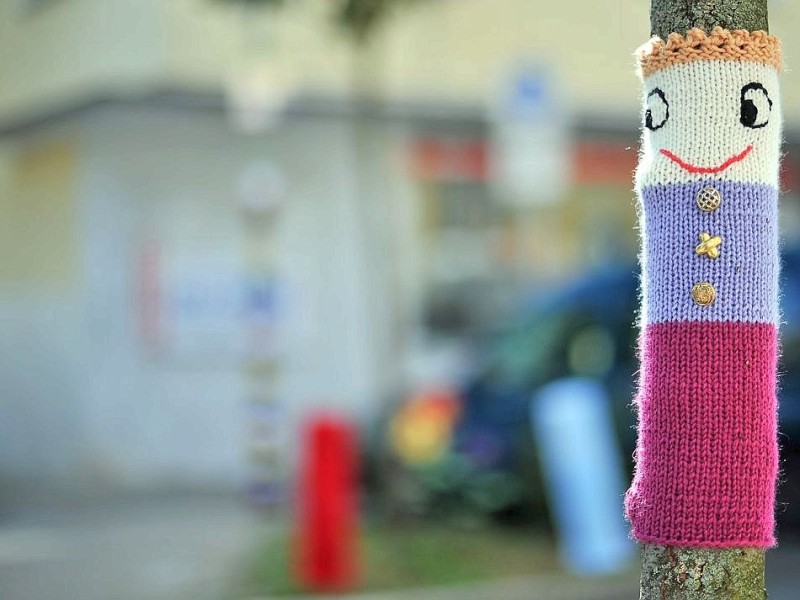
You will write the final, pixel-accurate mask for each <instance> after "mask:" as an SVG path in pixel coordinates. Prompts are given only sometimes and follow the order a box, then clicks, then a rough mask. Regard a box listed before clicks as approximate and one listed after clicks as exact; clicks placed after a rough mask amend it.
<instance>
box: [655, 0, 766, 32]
mask: <svg viewBox="0 0 800 600" xmlns="http://www.w3.org/2000/svg"><path fill="white" fill-rule="evenodd" d="M717 25H719V26H720V27H724V28H725V29H747V30H749V31H758V30H763V31H769V24H768V22H767V0H651V3H650V33H651V34H652V35H657V36H658V37H660V38H663V39H667V36H668V35H669V34H670V33H672V32H673V31H674V32H677V33H680V34H683V33H686V32H687V31H689V30H690V29H692V28H693V27H699V28H700V29H703V30H704V31H706V32H708V31H711V29H712V28H713V27H716V26H717Z"/></svg>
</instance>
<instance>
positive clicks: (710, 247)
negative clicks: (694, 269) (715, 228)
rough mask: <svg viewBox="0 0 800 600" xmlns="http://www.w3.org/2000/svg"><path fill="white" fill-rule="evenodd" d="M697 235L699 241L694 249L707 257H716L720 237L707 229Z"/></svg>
mask: <svg viewBox="0 0 800 600" xmlns="http://www.w3.org/2000/svg"><path fill="white" fill-rule="evenodd" d="M698 237H699V238H700V243H699V244H698V245H697V248H695V249H694V251H695V252H696V253H697V254H700V255H701V256H702V255H703V254H705V255H706V256H707V257H708V258H717V257H718V256H719V246H720V244H722V238H721V237H719V236H718V235H711V234H710V233H708V232H707V231H704V232H703V233H701V234H700V235H699V236H698Z"/></svg>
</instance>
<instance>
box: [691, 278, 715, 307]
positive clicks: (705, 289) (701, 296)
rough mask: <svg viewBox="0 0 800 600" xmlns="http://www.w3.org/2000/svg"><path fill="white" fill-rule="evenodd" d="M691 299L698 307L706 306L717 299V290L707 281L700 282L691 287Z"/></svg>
mask: <svg viewBox="0 0 800 600" xmlns="http://www.w3.org/2000/svg"><path fill="white" fill-rule="evenodd" d="M692 298H694V301H695V303H696V304H697V305H698V306H708V305H709V304H713V303H714V300H716V299H717V290H715V289H714V286H713V285H711V284H710V283H708V282H707V281H701V282H700V283H695V284H694V285H693V286H692Z"/></svg>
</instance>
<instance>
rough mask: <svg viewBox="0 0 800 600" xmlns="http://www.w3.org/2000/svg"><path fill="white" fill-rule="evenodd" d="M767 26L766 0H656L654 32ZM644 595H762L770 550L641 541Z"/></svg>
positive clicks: (698, 599) (742, 599)
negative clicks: (657, 543) (701, 546)
mask: <svg viewBox="0 0 800 600" xmlns="http://www.w3.org/2000/svg"><path fill="white" fill-rule="evenodd" d="M716 26H720V27H724V28H726V29H747V30H750V31H756V30H764V31H768V23H767V0H651V4H650V29H651V35H657V36H659V37H661V38H663V39H666V38H667V37H668V36H669V34H670V33H672V32H677V33H680V34H685V33H686V32H687V31H688V30H689V29H692V28H693V27H699V28H700V29H703V30H704V31H706V32H708V31H711V29H712V28H714V27H716ZM641 555H642V574H641V587H640V600H719V599H722V598H725V599H726V600H763V599H765V598H766V597H767V593H766V588H765V575H764V566H765V551H764V550H762V549H758V548H731V549H711V548H678V547H672V546H656V545H651V544H642V546H641Z"/></svg>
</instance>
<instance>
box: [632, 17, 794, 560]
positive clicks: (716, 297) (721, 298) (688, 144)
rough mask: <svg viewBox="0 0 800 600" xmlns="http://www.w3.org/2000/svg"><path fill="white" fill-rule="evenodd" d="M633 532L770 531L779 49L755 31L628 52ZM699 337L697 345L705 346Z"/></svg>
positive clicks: (710, 543)
mask: <svg viewBox="0 0 800 600" xmlns="http://www.w3.org/2000/svg"><path fill="white" fill-rule="evenodd" d="M639 60H640V67H641V75H642V81H643V83H644V89H643V100H644V107H643V111H642V113H643V119H642V127H643V136H642V141H643V143H642V154H641V161H640V164H639V167H638V169H637V172H636V184H637V192H638V196H639V207H640V215H639V216H640V231H641V237H642V254H641V265H642V278H641V281H642V305H641V311H640V313H639V316H640V324H641V327H642V332H641V338H640V358H641V369H640V380H639V390H638V393H637V398H636V404H637V406H638V413H639V415H638V416H639V439H638V447H637V451H636V460H637V465H636V473H635V476H634V481H633V484H632V485H631V488H630V490H629V491H628V494H627V496H626V509H627V514H628V517H629V519H630V521H631V524H632V532H633V536H634V537H635V538H636V539H637V540H640V541H643V542H650V543H657V544H666V545H676V546H704V547H768V546H771V545H773V544H774V543H775V538H774V531H773V530H774V502H775V481H776V478H777V472H778V452H777V443H776V436H777V420H776V397H775V388H776V368H777V333H778V323H779V322H780V313H779V305H778V264H779V259H778V166H779V156H780V135H781V133H780V132H781V110H780V99H779V94H778V68H779V65H780V47H779V44H778V41H777V40H776V39H775V38H774V37H770V36H769V35H768V34H766V33H765V32H763V31H762V32H752V33H751V32H747V31H725V30H722V29H715V30H714V31H712V32H711V33H710V34H706V33H704V32H703V31H701V30H699V29H694V30H692V31H689V32H688V33H687V34H686V36H680V35H675V34H673V35H671V36H670V38H669V39H668V40H667V41H666V42H665V41H663V40H659V39H655V40H653V41H651V42H650V44H648V45H647V46H646V47H645V48H644V49H643V50H642V51H641V52H640V54H639ZM708 349H711V351H710V352H709V351H707V350H708Z"/></svg>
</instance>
